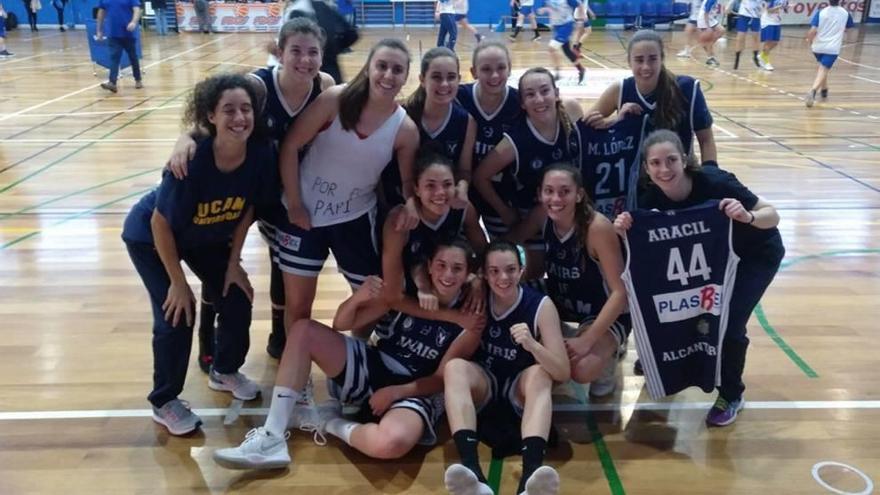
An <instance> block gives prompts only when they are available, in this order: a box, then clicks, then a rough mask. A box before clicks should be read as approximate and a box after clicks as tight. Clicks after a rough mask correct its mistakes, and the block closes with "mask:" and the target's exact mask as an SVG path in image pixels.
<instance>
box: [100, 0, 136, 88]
mask: <svg viewBox="0 0 880 495" xmlns="http://www.w3.org/2000/svg"><path fill="white" fill-rule="evenodd" d="M105 19H106V20H107V25H106V26H105V25H104V20H105ZM140 19H141V6H140V2H138V0H100V2H99V3H98V22H97V38H98V39H99V40H101V39H104V34H106V35H107V43H108V44H109V46H110V79H109V81H107V82H104V83H101V88H103V89H106V90H107V91H110V92H111V93H115V92H116V91H117V88H116V78H117V77H118V76H119V62H120V60H122V51H123V50H125V53H126V54H127V55H128V59H129V60H130V61H131V72H132V74H133V75H134V81H135V83H134V87H135V88H137V89H141V88H143V87H144V83H143V81H141V64H140V61H139V60H138V56H137V28H138V21H140ZM105 27H106V28H107V32H106V33H105V32H104V28H105Z"/></svg>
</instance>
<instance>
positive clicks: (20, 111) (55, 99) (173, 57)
mask: <svg viewBox="0 0 880 495" xmlns="http://www.w3.org/2000/svg"><path fill="white" fill-rule="evenodd" d="M228 37H229V35H226V36H221V37H218V38H217V39H215V40H212V41H208V42H205V43H202V44H201V45H198V46H195V47H193V48H190V49H189V50H185V51H182V52H180V53H178V54H175V55H171V56H168V57H165V58H163V59H160V60H157V61H155V62H153V63H151V64H148V65H145V66H143V67H142V69H143V70H146V69H149V68H150V67H154V66H156V65H158V64H161V63H164V62H168V61H169V60H174V59H176V58H177V57H180V56H182V55H186V54H187V53H190V52H193V51H196V50H199V49H201V48H204V47H206V46H208V45H213V44H214V43H219V42H220V41H223V40H225V39H226V38H228ZM100 85H101V83H100V82H98V83H95V84H92V85H89V86H86V87H85V88H82V89H78V90H76V91H72V92H70V93H67V94H65V95H61V96H59V97H57V98H52V99H51V100H46V101H44V102H42V103H38V104H36V105H32V106H30V107H27V108H24V109H21V110H19V111H17V112H14V113H10V114H7V115H4V116H3V117H0V122H4V121H6V120H9V119H11V118H13V117H17V116H19V115H23V114H26V113H29V112H31V111H32V110H36V109H38V108H43V107H44V106H46V105H51V104H52V103H55V102H57V101H61V100H63V99H65V98H69V97H71V96H75V95H78V94H80V93H84V92H86V91H90V90H92V89H95V88H97V87H98V86H100Z"/></svg>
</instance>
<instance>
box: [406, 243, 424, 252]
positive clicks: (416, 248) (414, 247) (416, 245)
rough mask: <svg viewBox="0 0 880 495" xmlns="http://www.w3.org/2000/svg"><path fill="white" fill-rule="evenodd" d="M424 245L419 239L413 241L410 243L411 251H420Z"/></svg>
mask: <svg viewBox="0 0 880 495" xmlns="http://www.w3.org/2000/svg"><path fill="white" fill-rule="evenodd" d="M420 247H422V243H421V242H419V241H413V242H412V244H410V245H409V252H410V253H412V254H416V253H418V252H419V248H420Z"/></svg>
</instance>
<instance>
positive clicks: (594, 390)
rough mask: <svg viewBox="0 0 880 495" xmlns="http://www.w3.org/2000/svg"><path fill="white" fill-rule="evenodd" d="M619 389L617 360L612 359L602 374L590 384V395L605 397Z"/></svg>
mask: <svg viewBox="0 0 880 495" xmlns="http://www.w3.org/2000/svg"><path fill="white" fill-rule="evenodd" d="M615 387H617V360H616V359H614V358H612V359H609V360H608V364H606V365H605V368H603V369H602V374H601V375H600V376H599V378H597V379H596V380H595V381H593V383H591V384H590V395H592V396H593V397H605V396H606V395H609V394H611V393H612V392H614V389H615Z"/></svg>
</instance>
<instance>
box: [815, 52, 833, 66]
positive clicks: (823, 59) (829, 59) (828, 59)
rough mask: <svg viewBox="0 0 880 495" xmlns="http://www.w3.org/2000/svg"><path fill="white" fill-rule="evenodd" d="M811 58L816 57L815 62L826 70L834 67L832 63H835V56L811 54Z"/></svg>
mask: <svg viewBox="0 0 880 495" xmlns="http://www.w3.org/2000/svg"><path fill="white" fill-rule="evenodd" d="M813 56H814V57H816V62H819V63H820V64H822V65H823V66H825V67H827V68H829V69H830V68H831V67H833V66H834V62H836V61H837V55H833V54H831V53H815V52H814V53H813Z"/></svg>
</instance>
